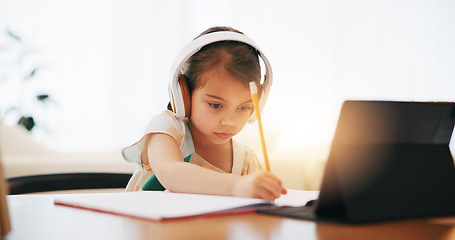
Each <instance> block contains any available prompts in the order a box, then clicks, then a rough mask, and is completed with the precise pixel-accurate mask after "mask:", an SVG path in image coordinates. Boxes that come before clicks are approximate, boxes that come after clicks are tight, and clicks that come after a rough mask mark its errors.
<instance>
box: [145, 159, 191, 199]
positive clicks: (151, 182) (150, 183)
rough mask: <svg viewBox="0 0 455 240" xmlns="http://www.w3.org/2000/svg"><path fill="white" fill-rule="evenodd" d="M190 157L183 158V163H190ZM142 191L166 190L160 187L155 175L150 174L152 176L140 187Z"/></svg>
mask: <svg viewBox="0 0 455 240" xmlns="http://www.w3.org/2000/svg"><path fill="white" fill-rule="evenodd" d="M190 158H191V155H189V156H188V157H186V158H184V159H183V160H184V161H185V162H190ZM142 190H144V191H164V190H166V188H164V187H163V185H161V183H160V181H158V178H156V176H155V173H152V175H151V176H150V177H149V178H148V179H147V181H145V183H144V185H142Z"/></svg>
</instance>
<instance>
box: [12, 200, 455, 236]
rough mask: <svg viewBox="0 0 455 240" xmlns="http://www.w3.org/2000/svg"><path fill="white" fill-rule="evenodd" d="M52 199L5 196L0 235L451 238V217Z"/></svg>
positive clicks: (453, 233)
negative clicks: (89, 204) (99, 207)
mask: <svg viewBox="0 0 455 240" xmlns="http://www.w3.org/2000/svg"><path fill="white" fill-rule="evenodd" d="M55 197H56V195H15V196H8V197H7V201H8V204H9V211H10V217H11V221H12V223H11V224H12V232H11V233H9V234H8V235H7V236H6V237H5V238H4V239H45V240H52V239H66V240H71V239H78V240H80V239H84V240H88V239H109V240H115V239H122V240H123V239H133V240H134V239H179V240H180V239H198V240H200V239H235V240H239V239H240V240H241V239H248V240H255V239H320V240H325V239H338V240H340V239H387V240H393V239H447V240H448V239H455V218H431V219H415V220H406V221H393V222H384V223H376V224H367V225H355V226H349V225H339V224H329V223H316V222H312V221H306V220H299V219H291V218H282V217H275V216H268V215H261V214H256V213H247V214H239V215H226V216H217V217H196V218H190V219H181V220H168V221H164V222H153V221H145V220H138V219H133V218H128V217H122V216H116V215H111V214H106V213H98V212H94V211H88V210H82V209H75V208H69V207H64V206H54V204H53V200H54V198H55Z"/></svg>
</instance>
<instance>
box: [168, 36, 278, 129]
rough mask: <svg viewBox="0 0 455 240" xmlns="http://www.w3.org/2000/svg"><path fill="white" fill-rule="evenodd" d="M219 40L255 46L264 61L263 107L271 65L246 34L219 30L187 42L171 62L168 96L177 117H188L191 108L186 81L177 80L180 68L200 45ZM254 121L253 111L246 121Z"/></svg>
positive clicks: (270, 78)
mask: <svg viewBox="0 0 455 240" xmlns="http://www.w3.org/2000/svg"><path fill="white" fill-rule="evenodd" d="M221 41H237V42H242V43H245V44H248V45H250V46H251V47H253V48H255V49H256V50H257V51H258V53H259V56H260V57H261V58H262V61H263V62H264V65H265V76H264V83H263V84H262V94H261V95H260V96H261V98H260V100H259V111H262V109H263V108H264V105H265V102H266V101H267V97H268V95H269V91H270V86H271V85H272V81H273V75H272V67H271V65H270V63H269V61H268V60H267V58H266V57H265V55H264V53H263V52H262V51H261V49H260V48H259V46H258V45H257V44H256V43H255V42H253V40H251V39H250V38H248V37H247V36H245V35H243V34H240V33H236V32H231V31H220V32H213V33H208V34H206V35H203V36H201V37H198V38H196V39H195V40H194V41H192V42H191V43H189V44H188V45H187V46H186V47H185V48H183V49H182V50H181V51H180V53H179V54H178V55H177V57H176V58H175V60H174V63H173V64H172V67H171V73H170V74H171V76H170V81H169V97H170V100H171V105H172V109H173V111H174V113H175V115H176V116H177V118H179V119H183V118H185V117H188V116H189V113H190V111H189V109H190V108H191V107H190V106H191V100H190V96H189V91H188V89H187V86H186V83H183V82H181V81H179V79H181V78H182V77H181V76H179V75H181V74H180V69H181V68H182V66H183V65H184V64H185V62H186V61H187V60H188V59H189V58H190V57H191V56H192V55H193V54H195V53H196V52H198V51H199V50H200V49H201V48H202V47H204V46H206V45H208V44H211V43H214V42H221ZM188 101H189V102H188ZM185 103H187V104H185ZM254 121H256V114H255V113H254V112H253V114H251V117H250V118H249V119H248V122H249V123H253V122H254Z"/></svg>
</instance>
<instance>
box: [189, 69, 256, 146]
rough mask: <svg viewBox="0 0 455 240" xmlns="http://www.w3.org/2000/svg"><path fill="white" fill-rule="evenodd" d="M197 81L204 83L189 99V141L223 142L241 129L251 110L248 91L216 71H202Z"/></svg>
mask: <svg viewBox="0 0 455 240" xmlns="http://www.w3.org/2000/svg"><path fill="white" fill-rule="evenodd" d="M199 80H202V81H203V82H205V84H204V85H203V86H202V87H200V88H196V89H194V90H193V94H192V96H191V116H190V123H191V125H192V128H191V131H192V132H191V133H192V135H193V138H194V139H197V140H198V141H203V142H206V143H212V144H223V143H226V142H227V141H229V140H230V139H231V138H232V137H233V136H234V135H236V134H237V133H239V132H240V131H241V130H242V129H243V127H244V126H245V124H246V123H247V121H248V118H249V117H250V115H251V113H252V111H253V102H252V100H251V94H250V91H249V88H248V87H247V86H245V85H243V84H242V83H241V82H240V80H237V79H235V78H233V77H232V76H231V75H230V74H227V73H226V72H225V71H221V72H220V71H219V70H218V69H213V70H209V71H206V72H204V73H203V74H202V75H201V76H200V79H199Z"/></svg>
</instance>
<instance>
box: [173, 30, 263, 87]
mask: <svg viewBox="0 0 455 240" xmlns="http://www.w3.org/2000/svg"><path fill="white" fill-rule="evenodd" d="M219 31H231V32H236V33H240V34H243V33H242V32H240V31H238V30H236V29H233V28H231V27H212V28H209V29H207V30H205V31H204V32H202V33H201V34H200V35H199V36H197V37H196V38H198V37H201V36H204V35H206V34H210V33H213V32H219ZM214 67H222V68H224V70H226V71H227V72H228V73H229V74H231V75H232V76H233V77H234V78H236V79H239V80H240V81H241V82H242V83H243V84H244V85H245V86H247V87H248V84H249V82H250V81H255V82H256V84H258V86H259V82H260V78H261V67H260V65H259V58H258V51H257V50H256V49H255V48H253V47H252V46H250V45H248V44H245V43H241V42H237V41H221V42H215V43H211V44H208V45H206V46H204V47H202V48H201V50H199V51H198V52H197V53H195V54H194V55H193V56H191V57H190V58H189V59H188V61H187V62H186V63H185V65H184V67H183V68H182V70H181V71H182V73H183V75H185V77H186V79H187V81H188V88H189V90H190V94H192V93H193V90H194V89H196V88H198V87H202V86H203V85H204V83H203V82H201V81H199V79H198V77H199V76H201V74H202V73H204V72H205V71H207V70H210V69H212V68H214Z"/></svg>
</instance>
